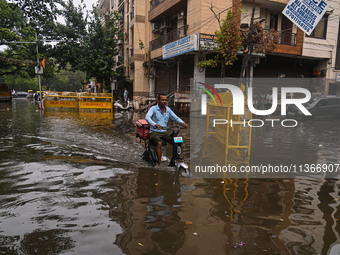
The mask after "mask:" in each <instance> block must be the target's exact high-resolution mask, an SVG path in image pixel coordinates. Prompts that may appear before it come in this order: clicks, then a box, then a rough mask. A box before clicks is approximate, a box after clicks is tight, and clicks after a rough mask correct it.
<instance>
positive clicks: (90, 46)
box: [82, 11, 123, 87]
mask: <svg viewBox="0 0 340 255" xmlns="http://www.w3.org/2000/svg"><path fill="white" fill-rule="evenodd" d="M103 23H104V24H103ZM122 38H123V33H122V31H121V29H120V26H119V22H118V14H117V13H116V12H114V13H111V14H108V15H105V16H99V15H98V13H97V12H96V11H95V12H94V16H93V19H92V20H91V22H90V24H89V35H88V37H87V40H86V41H85V43H84V48H85V54H86V55H85V56H84V57H85V58H84V63H83V69H82V70H83V71H86V73H87V75H88V76H89V77H96V78H97V80H98V81H101V82H104V83H105V85H106V87H109V85H110V81H111V80H112V78H113V77H117V76H119V75H120V74H119V73H118V72H117V70H116V66H117V64H118V58H117V57H116V56H117V55H118V41H119V40H121V39H122Z"/></svg>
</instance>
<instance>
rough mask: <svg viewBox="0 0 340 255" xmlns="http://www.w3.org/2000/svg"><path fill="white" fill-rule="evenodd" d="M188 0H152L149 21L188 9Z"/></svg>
mask: <svg viewBox="0 0 340 255" xmlns="http://www.w3.org/2000/svg"><path fill="white" fill-rule="evenodd" d="M186 8H187V5H186V0H151V1H150V11H149V22H153V21H154V20H157V19H160V18H162V17H164V16H170V17H171V16H172V15H174V14H175V13H179V12H180V11H181V10H186Z"/></svg>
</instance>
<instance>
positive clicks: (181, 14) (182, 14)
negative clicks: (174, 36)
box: [177, 11, 185, 19]
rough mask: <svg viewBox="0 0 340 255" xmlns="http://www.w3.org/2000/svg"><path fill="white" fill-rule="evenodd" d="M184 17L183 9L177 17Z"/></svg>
mask: <svg viewBox="0 0 340 255" xmlns="http://www.w3.org/2000/svg"><path fill="white" fill-rule="evenodd" d="M184 18H185V15H184V11H181V12H179V13H178V15H177V19H184Z"/></svg>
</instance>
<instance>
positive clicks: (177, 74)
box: [99, 0, 340, 98]
mask: <svg viewBox="0 0 340 255" xmlns="http://www.w3.org/2000/svg"><path fill="white" fill-rule="evenodd" d="M328 2H329V4H330V8H329V9H328V11H327V12H326V14H325V15H324V17H323V18H322V19H321V21H320V23H319V24H318V25H317V27H316V29H315V30H314V32H313V33H312V35H311V36H306V35H305V34H304V33H303V32H302V31H301V30H300V29H299V28H297V26H296V25H294V24H293V23H292V22H291V21H290V20H288V19H287V18H286V17H285V16H284V15H282V10H283V9H284V7H285V5H286V4H287V3H288V0H271V1H269V0H255V20H257V21H261V24H262V26H263V28H264V29H275V30H276V31H278V32H280V42H279V44H278V45H277V48H276V49H275V51H274V52H272V53H270V54H267V55H266V56H265V58H261V59H259V62H258V63H257V65H256V67H255V68H254V77H326V78H329V79H331V80H330V83H329V84H330V85H329V87H328V85H327V86H326V87H324V88H323V92H326V93H328V91H329V92H331V93H335V92H334V91H336V85H335V79H336V76H337V70H338V69H339V68H340V64H336V59H337V63H340V60H339V59H340V57H338V58H337V57H336V54H337V52H336V48H337V47H336V46H337V41H338V29H339V14H340V12H339V9H340V3H339V2H338V1H337V0H329V1H328ZM99 7H100V8H101V10H102V11H107V10H113V9H114V10H117V11H118V12H119V13H120V15H121V19H122V21H121V23H122V29H124V31H125V33H126V36H125V39H124V42H122V45H121V53H120V57H121V58H122V60H124V61H123V63H124V65H123V66H122V68H123V69H124V74H125V78H126V79H125V81H124V83H123V81H121V83H122V85H121V86H128V87H129V86H130V91H131V93H132V92H133V97H134V98H138V97H141V96H144V95H155V94H157V93H160V92H162V93H167V92H172V91H189V90H190V78H193V79H194V80H196V81H204V79H205V78H208V77H218V76H219V74H220V72H219V70H217V69H216V68H215V69H213V68H206V69H204V68H201V67H199V66H197V63H198V62H199V61H201V60H204V59H206V58H209V57H210V56H211V55H212V54H214V52H215V50H214V49H212V48H211V47H209V45H211V42H213V35H214V32H215V31H216V30H217V29H218V22H217V19H216V17H215V14H217V15H220V17H221V18H223V17H224V16H225V15H226V13H227V10H229V9H233V10H234V11H236V12H237V11H239V10H241V11H239V12H238V18H239V19H240V26H247V25H249V23H250V19H251V12H252V0H224V1H219V0H214V1H201V0H151V1H144V0H138V1H137V0H101V1H100V3H99ZM212 9H213V10H214V12H215V14H214V13H213V12H212ZM141 46H142V47H141ZM339 54H340V53H339V51H338V55H339ZM241 59H242V56H241V55H240V56H239V60H238V61H236V63H235V64H234V66H233V68H231V69H230V70H228V72H226V75H227V76H234V77H239V72H240V67H241Z"/></svg>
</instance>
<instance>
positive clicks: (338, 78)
mask: <svg viewBox="0 0 340 255" xmlns="http://www.w3.org/2000/svg"><path fill="white" fill-rule="evenodd" d="M336 82H340V73H337V74H336Z"/></svg>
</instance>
